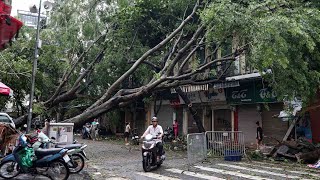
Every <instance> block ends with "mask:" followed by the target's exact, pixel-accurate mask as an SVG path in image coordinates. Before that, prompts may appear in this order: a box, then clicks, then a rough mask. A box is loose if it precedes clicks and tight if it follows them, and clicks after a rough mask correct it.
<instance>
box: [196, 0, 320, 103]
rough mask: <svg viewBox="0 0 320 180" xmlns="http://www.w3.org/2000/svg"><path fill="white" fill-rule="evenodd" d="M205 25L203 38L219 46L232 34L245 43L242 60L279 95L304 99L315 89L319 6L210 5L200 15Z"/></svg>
mask: <svg viewBox="0 0 320 180" xmlns="http://www.w3.org/2000/svg"><path fill="white" fill-rule="evenodd" d="M201 19H202V20H203V21H204V22H205V23H207V24H209V27H208V28H210V29H212V31H210V32H208V36H207V37H208V40H209V41H214V42H220V41H222V40H223V39H224V38H226V37H229V36H231V37H232V36H233V33H234V32H236V33H237V34H238V35H239V37H240V38H241V39H242V41H244V43H248V44H249V47H250V48H249V50H248V51H247V55H246V58H247V60H248V61H249V63H250V65H251V66H253V67H255V68H257V69H258V70H260V71H263V70H265V69H270V68H271V69H272V70H273V74H272V75H270V76H266V78H267V79H268V80H269V81H270V83H271V84H272V85H273V87H274V89H275V90H276V91H277V93H278V94H279V95H282V96H284V95H289V96H291V97H293V96H300V97H302V98H303V99H304V100H305V101H307V100H308V99H309V98H310V97H312V96H313V95H314V94H315V92H316V89H317V88H319V84H320V82H319V72H320V66H319V62H320V58H319V44H320V38H319V35H320V29H319V23H320V11H319V4H317V3H315V2H314V1H310V2H309V3H305V2H301V1H298V0H292V1H285V0H279V1H272V0H263V1H259V2H256V1H254V0H247V1H227V0H226V1H218V0H215V1H212V3H211V4H210V6H209V7H208V8H207V9H205V10H204V11H203V12H202V13H201Z"/></svg>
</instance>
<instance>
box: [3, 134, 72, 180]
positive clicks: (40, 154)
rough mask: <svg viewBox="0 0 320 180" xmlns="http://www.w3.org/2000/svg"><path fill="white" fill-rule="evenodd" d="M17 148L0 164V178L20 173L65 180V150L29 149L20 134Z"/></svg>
mask: <svg viewBox="0 0 320 180" xmlns="http://www.w3.org/2000/svg"><path fill="white" fill-rule="evenodd" d="M18 140H19V142H18V146H17V147H16V148H15V149H14V150H13V153H12V154H10V155H8V156H6V157H5V158H3V159H2V160H1V163H0V177H2V178H4V179H11V178H14V177H16V176H17V175H19V174H20V173H30V174H41V175H44V176H47V177H49V178H51V179H59V180H67V179H68V178H69V173H70V172H69V168H68V165H67V163H68V162H69V161H70V158H69V156H68V154H67V150H65V149H62V148H52V149H37V150H33V148H31V147H29V145H28V143H27V137H26V136H25V135H24V134H22V135H20V136H19V138H18Z"/></svg>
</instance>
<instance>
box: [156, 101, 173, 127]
mask: <svg viewBox="0 0 320 180" xmlns="http://www.w3.org/2000/svg"><path fill="white" fill-rule="evenodd" d="M173 111H174V108H172V107H171V106H170V105H162V106H161V108H160V111H159V113H158V115H157V118H158V120H159V125H160V126H161V127H162V128H163V130H164V129H165V128H167V126H169V127H172V124H173V119H172V118H173Z"/></svg>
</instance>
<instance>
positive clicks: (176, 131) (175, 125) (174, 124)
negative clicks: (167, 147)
mask: <svg viewBox="0 0 320 180" xmlns="http://www.w3.org/2000/svg"><path fill="white" fill-rule="evenodd" d="M178 131H179V128H178V121H177V120H176V119H175V120H174V123H173V132H174V139H175V140H177V137H178Z"/></svg>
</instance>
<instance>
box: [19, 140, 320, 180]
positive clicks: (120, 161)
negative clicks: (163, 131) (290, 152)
mask: <svg viewBox="0 0 320 180" xmlns="http://www.w3.org/2000/svg"><path fill="white" fill-rule="evenodd" d="M79 141H80V142H83V143H86V144H87V145H88V147H87V148H86V153H87V155H88V157H89V158H90V160H89V161H86V163H87V164H86V166H85V168H84V170H83V171H82V172H81V173H79V174H73V175H71V176H70V177H69V179H70V180H86V179H95V180H105V179H134V180H135V179H136V180H144V179H165V180H169V179H170V180H175V179H213V180H220V179H228V180H229V179H255V180H259V179H261V180H262V179H264V180H268V179H276V180H282V179H320V178H319V173H320V171H318V170H312V169H307V168H306V165H297V164H289V163H286V164H276V163H271V162H257V161H251V162H250V161H247V160H245V159H244V160H243V161H241V162H229V161H224V160H223V159H214V160H210V162H203V163H198V164H194V165H191V166H188V160H187V153H186V152H181V151H178V152H173V151H169V152H168V151H167V152H166V154H167V159H166V160H165V162H164V164H163V165H162V166H161V167H160V168H158V169H155V170H154V171H152V172H149V173H145V172H144V171H143V169H142V164H141V154H140V147H139V146H135V147H132V146H125V145H122V144H121V143H122V142H119V141H108V140H103V141H91V140H82V139H79ZM32 178H33V177H32V176H30V175H20V176H18V177H17V178H15V179H16V180H22V179H32ZM45 179H47V178H46V177H42V176H37V177H35V180H45Z"/></svg>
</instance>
